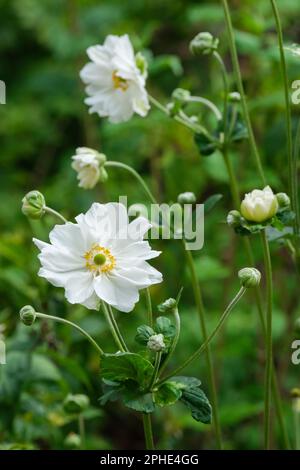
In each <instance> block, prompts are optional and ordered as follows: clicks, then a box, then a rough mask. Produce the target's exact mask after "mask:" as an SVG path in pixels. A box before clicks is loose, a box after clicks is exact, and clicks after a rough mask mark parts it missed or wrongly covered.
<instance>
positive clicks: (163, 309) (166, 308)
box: [158, 298, 177, 313]
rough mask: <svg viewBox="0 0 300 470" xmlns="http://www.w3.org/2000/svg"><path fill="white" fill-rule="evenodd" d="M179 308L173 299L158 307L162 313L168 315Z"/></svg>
mask: <svg viewBox="0 0 300 470" xmlns="http://www.w3.org/2000/svg"><path fill="white" fill-rule="evenodd" d="M176 307H177V301H176V300H175V299H173V298H170V299H167V300H165V301H164V302H162V303H161V304H160V305H159V306H158V310H159V311H160V312H161V313H166V312H168V311H171V310H174V308H176Z"/></svg>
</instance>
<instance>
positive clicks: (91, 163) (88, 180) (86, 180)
mask: <svg viewBox="0 0 300 470" xmlns="http://www.w3.org/2000/svg"><path fill="white" fill-rule="evenodd" d="M105 162H106V156H105V155H104V153H99V152H97V150H94V149H91V148H88V147H78V148H77V149H76V155H73V157H72V165H71V166H72V168H73V169H74V170H75V171H76V172H77V179H78V181H79V187H80V188H84V189H92V188H94V187H95V186H96V184H97V183H98V181H101V182H104V181H106V179H107V172H106V170H105V169H104V164H105Z"/></svg>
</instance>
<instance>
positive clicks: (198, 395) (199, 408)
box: [180, 387, 211, 424]
mask: <svg viewBox="0 0 300 470" xmlns="http://www.w3.org/2000/svg"><path fill="white" fill-rule="evenodd" d="M180 401H182V403H184V404H185V405H186V406H187V407H188V408H189V409H190V410H191V413H192V417H193V418H194V419H195V420H196V421H201V423H204V424H209V423H211V405H210V403H209V401H208V399H207V397H206V395H205V393H204V392H203V390H201V388H196V387H191V388H187V389H185V390H183V392H182V397H181V399H180Z"/></svg>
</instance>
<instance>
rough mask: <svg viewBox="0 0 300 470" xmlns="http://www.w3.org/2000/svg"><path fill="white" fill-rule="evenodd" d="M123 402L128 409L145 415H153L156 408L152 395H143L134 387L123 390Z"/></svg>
mask: <svg viewBox="0 0 300 470" xmlns="http://www.w3.org/2000/svg"><path fill="white" fill-rule="evenodd" d="M122 401H123V403H124V405H125V406H127V407H128V408H131V409H132V410H135V411H139V412H143V413H152V412H153V411H154V408H155V406H154V403H153V398H152V393H141V392H138V391H137V390H136V388H134V387H132V388H126V389H124V390H123V394H122Z"/></svg>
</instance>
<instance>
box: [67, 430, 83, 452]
mask: <svg viewBox="0 0 300 470" xmlns="http://www.w3.org/2000/svg"><path fill="white" fill-rule="evenodd" d="M64 444H65V446H66V447H68V448H69V449H79V448H80V447H81V438H80V436H79V435H78V434H75V432H70V434H68V435H67V437H66V438H65V442H64Z"/></svg>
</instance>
